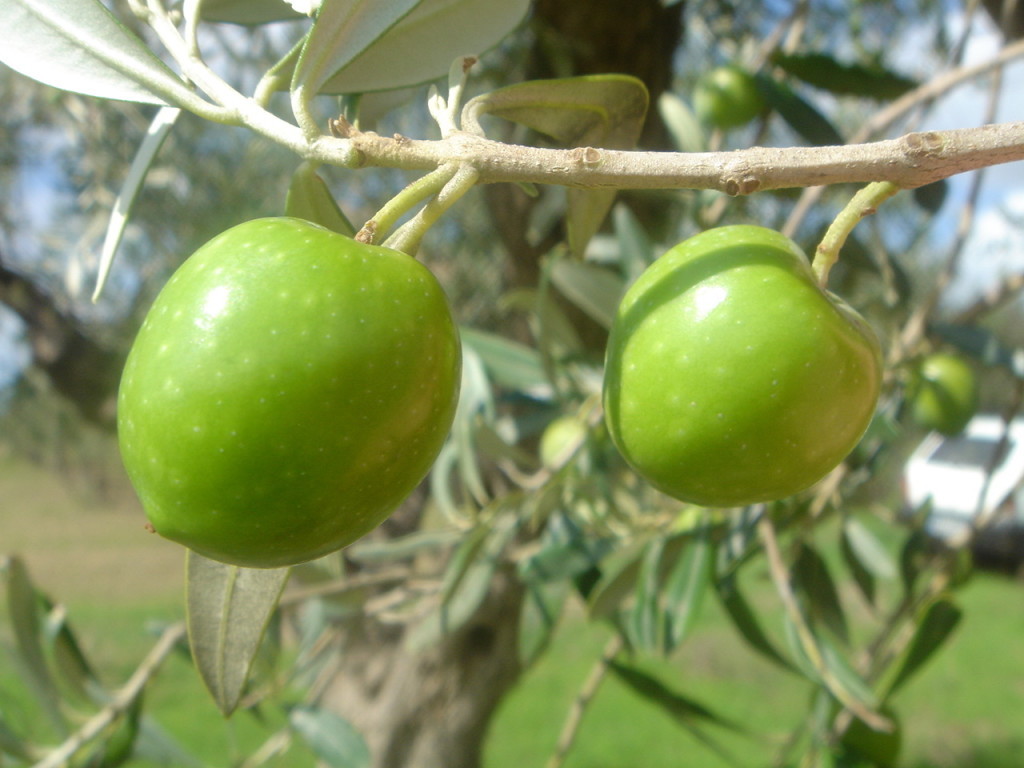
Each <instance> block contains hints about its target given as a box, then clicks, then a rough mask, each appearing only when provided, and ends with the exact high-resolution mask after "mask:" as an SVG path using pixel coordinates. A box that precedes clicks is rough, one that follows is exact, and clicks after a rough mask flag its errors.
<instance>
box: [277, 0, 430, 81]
mask: <svg viewBox="0 0 1024 768" xmlns="http://www.w3.org/2000/svg"><path fill="white" fill-rule="evenodd" d="M421 2H423V0H392V1H391V2H387V3H381V2H376V0H347V1H346V0H328V2H325V3H324V4H323V5H322V6H321V8H320V13H319V14H318V15H317V19H316V23H315V24H314V25H313V29H312V30H311V31H310V33H309V37H307V38H306V43H305V45H304V46H303V49H302V53H301V54H300V56H299V61H298V63H297V64H296V65H295V73H294V77H293V80H292V89H293V90H295V89H298V88H303V89H305V90H308V91H309V93H310V94H311V95H312V94H316V93H318V92H319V91H320V89H321V87H322V86H323V85H324V84H325V83H326V82H327V81H328V80H329V79H330V78H331V77H332V76H333V75H334V74H335V73H337V72H338V71H339V70H340V69H341V68H342V67H344V66H345V65H346V64H349V63H351V62H352V61H353V60H355V58H356V57H357V56H358V55H359V54H361V53H362V52H363V51H365V50H366V49H367V48H369V47H370V46H371V45H372V44H373V43H374V41H375V40H377V39H378V38H379V37H380V36H381V35H383V34H384V33H385V32H387V31H388V30H389V29H390V28H391V27H393V26H394V25H395V24H397V23H398V22H399V21H400V20H401V19H402V17H403V16H405V15H406V14H408V13H409V12H410V11H411V10H412V9H413V8H415V7H416V6H417V5H419V4H420V3H421ZM358 90H359V91H364V90H372V89H370V88H359V89H358Z"/></svg>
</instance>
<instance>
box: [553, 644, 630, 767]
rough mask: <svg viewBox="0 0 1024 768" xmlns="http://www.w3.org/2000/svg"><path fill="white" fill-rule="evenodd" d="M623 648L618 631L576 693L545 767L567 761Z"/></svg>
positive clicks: (559, 765) (560, 765) (557, 765)
mask: <svg viewBox="0 0 1024 768" xmlns="http://www.w3.org/2000/svg"><path fill="white" fill-rule="evenodd" d="M622 648H623V641H622V635H620V634H619V633H618V632H616V633H615V634H614V635H612V636H611V638H610V639H609V640H608V642H607V643H606V644H605V647H604V650H603V651H602V652H601V658H599V659H598V660H597V661H595V662H594V666H593V667H591V669H590V674H589V675H587V679H586V680H585V681H583V686H582V687H581V688H580V690H579V693H578V694H576V698H575V700H574V701H573V703H572V706H571V707H570V708H569V714H568V715H566V718H565V723H564V724H563V725H562V732H561V733H560V734H559V735H558V744H557V746H556V747H555V752H554V754H553V755H551V758H550V759H549V760H548V762H547V764H546V766H545V768H561V767H562V765H563V764H564V763H565V759H566V757H568V756H569V751H570V750H571V749H572V745H573V744H574V743H575V742H576V736H577V735H578V733H579V730H580V725H581V724H582V723H583V715H584V714H585V713H586V711H587V707H588V706H590V702H591V701H593V699H594V696H595V695H596V694H597V691H598V689H599V688H600V687H601V683H603V682H604V679H605V677H606V676H607V675H608V666H609V665H610V664H611V662H612V661H613V660H614V659H615V657H616V656H618V655H619V652H620V651H622Z"/></svg>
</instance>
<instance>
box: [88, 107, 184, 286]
mask: <svg viewBox="0 0 1024 768" xmlns="http://www.w3.org/2000/svg"><path fill="white" fill-rule="evenodd" d="M180 114H181V110H180V109H178V108H177V107H162V108H161V109H160V110H158V111H157V113H156V116H155V117H154V118H153V121H152V122H151V123H150V124H149V129H148V130H147V131H146V137H145V138H144V139H143V140H142V143H141V144H140V145H139V149H138V151H137V152H136V153H135V158H134V159H133V160H132V165H131V167H130V168H129V169H128V175H127V176H126V177H125V179H124V183H123V184H122V185H121V191H120V192H118V194H117V199H116V200H115V201H114V209H113V210H112V211H111V212H110V221H109V222H108V223H107V234H106V237H104V238H103V250H102V251H101V252H100V265H99V272H98V274H97V276H96V289H95V290H94V291H93V294H92V300H93V301H96V300H98V299H99V297H100V294H101V293H102V292H103V286H104V285H106V282H107V277H108V275H109V274H110V268H111V267H112V266H113V264H114V256H115V255H116V253H117V248H118V246H119V245H120V244H121V238H122V236H123V235H124V228H125V227H126V226H127V225H128V217H129V216H130V215H131V212H132V206H133V205H134V204H135V198H136V197H137V196H138V194H139V190H140V189H142V184H143V182H144V181H145V180H146V174H147V173H149V169H150V167H151V166H152V165H153V160H154V159H155V158H156V153H157V152H159V151H160V147H162V146H163V143H164V139H166V138H167V136H168V134H170V132H171V128H173V127H174V123H175V122H176V121H177V119H178V115H180Z"/></svg>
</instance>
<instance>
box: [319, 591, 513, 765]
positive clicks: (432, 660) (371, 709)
mask: <svg viewBox="0 0 1024 768" xmlns="http://www.w3.org/2000/svg"><path fill="white" fill-rule="evenodd" d="M521 600H522V587H521V585H520V584H519V582H518V580H517V579H516V577H515V574H514V573H511V572H504V573H501V574H499V575H498V576H497V578H495V579H494V581H493V582H492V585H491V591H490V594H489V595H488V598H487V599H486V600H485V602H484V603H483V604H482V605H481V607H480V609H479V610H478V611H477V613H476V614H475V615H474V616H473V618H472V619H471V620H470V621H469V622H467V623H466V624H465V625H464V626H463V627H461V628H460V629H458V630H457V631H455V632H454V633H452V634H451V635H449V636H447V637H446V638H445V639H444V640H443V641H442V642H441V643H439V644H437V645H434V646H431V647H429V648H426V649H424V650H421V651H412V650H410V649H408V648H407V647H406V646H405V640H406V637H405V633H404V632H403V631H402V629H401V628H399V627H397V626H395V625H387V624H382V623H380V622H378V621H376V620H374V619H371V618H363V619H361V620H359V621H352V622H346V624H345V634H344V637H343V640H342V643H341V649H340V653H341V658H340V664H341V667H340V670H339V674H338V677H337V679H336V681H335V682H334V684H333V685H332V687H331V689H330V692H329V693H328V694H327V696H326V697H325V700H324V703H325V705H327V706H328V707H330V708H331V709H333V710H335V711H337V712H338V713H339V714H341V715H342V716H343V717H345V718H346V719H347V720H349V722H351V723H352V724H353V725H355V727H356V728H357V729H359V731H360V732H361V733H362V734H363V735H364V737H365V738H366V741H367V743H368V745H369V747H370V754H371V755H372V756H373V765H374V767H375V768H441V767H442V766H443V768H477V766H479V765H480V764H481V763H482V758H483V746H484V740H485V738H486V736H487V726H488V723H489V721H490V719H491V716H492V715H493V714H494V711H495V709H496V708H497V706H498V704H499V703H500V702H501V700H502V698H503V697H504V696H505V694H506V693H507V692H508V690H509V689H510V688H511V687H512V685H514V684H515V682H516V680H518V679H519V675H520V673H521V671H522V670H521V668H520V663H519V654H518V651H517V641H518V616H519V605H520V602H521Z"/></svg>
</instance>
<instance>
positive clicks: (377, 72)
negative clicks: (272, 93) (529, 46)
mask: <svg viewBox="0 0 1024 768" xmlns="http://www.w3.org/2000/svg"><path fill="white" fill-rule="evenodd" d="M528 9H529V1H528V0H392V2H389V3H381V2H379V0H332V1H329V2H325V3H324V5H323V7H322V8H321V10H320V13H319V15H318V17H317V20H316V23H315V24H314V25H313V29H312V30H311V32H310V34H309V36H308V37H307V38H306V40H305V43H304V46H303V50H302V54H301V56H300V57H299V61H298V64H297V65H295V72H294V78H293V80H292V87H295V86H302V87H305V88H309V89H311V90H313V91H315V92H318V93H329V94H342V93H368V92H374V91H387V90H392V89H395V88H406V87H408V86H411V85H418V84H421V83H426V82H430V81H431V80H436V79H437V78H438V77H441V76H443V75H444V74H446V73H447V72H448V70H449V68H450V67H451V63H452V59H453V58H454V55H466V56H475V55H479V54H480V53H482V52H484V51H487V50H489V49H491V48H493V47H494V46H495V45H497V44H498V43H499V42H500V41H501V40H502V39H503V38H504V37H505V36H506V35H508V33H509V32H511V31H512V30H513V29H514V28H515V27H516V26H517V25H518V24H519V23H520V22H521V21H522V20H523V18H524V17H525V15H526V11H527V10H528ZM453 54H454V55H453ZM288 66H290V64H289V65H287V66H285V67H283V69H282V70H281V71H280V72H279V73H278V74H279V75H283V74H284V73H285V72H287V69H288ZM278 82H281V83H283V82H285V80H282V79H281V78H280V77H279V78H278Z"/></svg>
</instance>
